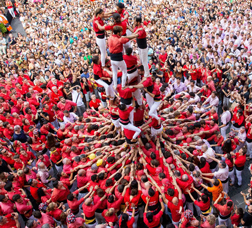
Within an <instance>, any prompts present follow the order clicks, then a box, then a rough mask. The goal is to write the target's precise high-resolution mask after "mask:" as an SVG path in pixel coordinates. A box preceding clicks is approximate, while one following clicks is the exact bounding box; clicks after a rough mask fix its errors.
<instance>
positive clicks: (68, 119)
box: [63, 112, 78, 124]
mask: <svg viewBox="0 0 252 228" xmlns="http://www.w3.org/2000/svg"><path fill="white" fill-rule="evenodd" d="M77 119H78V116H77V115H76V114H75V113H73V112H70V113H69V117H66V116H64V117H63V120H64V123H65V124H66V123H69V122H70V123H74V122H75V121H76V120H77Z"/></svg>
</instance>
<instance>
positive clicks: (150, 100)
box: [145, 93, 154, 109]
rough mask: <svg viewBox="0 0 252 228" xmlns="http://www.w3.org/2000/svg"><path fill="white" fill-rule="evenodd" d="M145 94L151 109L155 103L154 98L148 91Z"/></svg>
mask: <svg viewBox="0 0 252 228" xmlns="http://www.w3.org/2000/svg"><path fill="white" fill-rule="evenodd" d="M145 96H146V101H147V104H148V105H149V109H151V106H152V105H153V103H154V99H153V97H151V96H150V95H149V94H148V93H146V94H145Z"/></svg>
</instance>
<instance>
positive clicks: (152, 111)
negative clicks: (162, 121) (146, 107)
mask: <svg viewBox="0 0 252 228" xmlns="http://www.w3.org/2000/svg"><path fill="white" fill-rule="evenodd" d="M160 103H161V101H154V102H153V104H152V106H151V108H150V111H149V116H151V117H153V118H155V119H156V120H159V117H158V113H157V108H158V106H159V105H160Z"/></svg>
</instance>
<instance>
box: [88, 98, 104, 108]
mask: <svg viewBox="0 0 252 228" xmlns="http://www.w3.org/2000/svg"><path fill="white" fill-rule="evenodd" d="M89 107H90V108H92V109H93V110H95V111H98V110H99V109H101V108H103V105H102V103H101V100H100V99H97V98H96V96H95V94H93V95H92V96H91V101H90V102H89Z"/></svg>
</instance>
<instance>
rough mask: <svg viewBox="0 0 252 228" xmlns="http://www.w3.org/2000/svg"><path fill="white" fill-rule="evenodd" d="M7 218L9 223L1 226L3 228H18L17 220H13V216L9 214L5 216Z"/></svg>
mask: <svg viewBox="0 0 252 228" xmlns="http://www.w3.org/2000/svg"><path fill="white" fill-rule="evenodd" d="M5 218H7V222H6V223H5V224H3V225H1V228H16V227H17V226H16V222H15V220H14V219H13V218H12V215H11V214H8V215H6V216H5Z"/></svg>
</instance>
